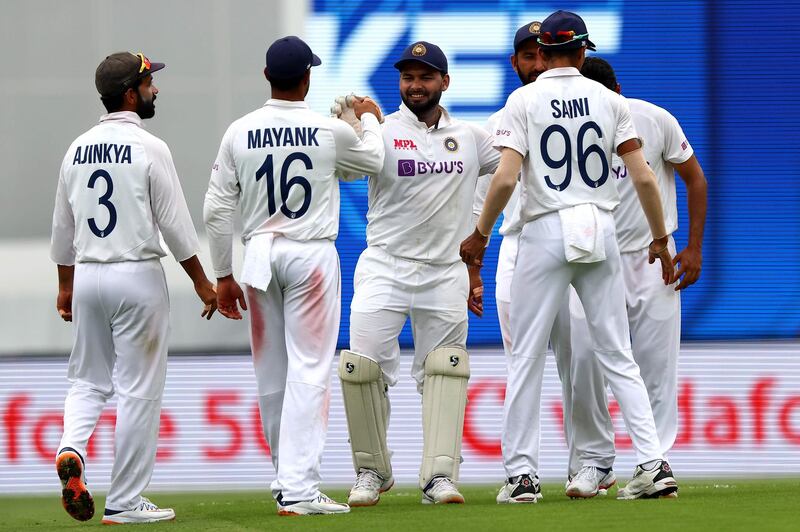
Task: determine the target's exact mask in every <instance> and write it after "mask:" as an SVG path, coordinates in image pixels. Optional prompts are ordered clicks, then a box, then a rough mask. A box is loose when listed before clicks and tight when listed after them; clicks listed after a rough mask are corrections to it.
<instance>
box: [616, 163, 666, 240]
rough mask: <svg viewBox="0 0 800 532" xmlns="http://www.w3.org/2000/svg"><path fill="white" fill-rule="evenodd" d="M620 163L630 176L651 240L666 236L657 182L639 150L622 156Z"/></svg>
mask: <svg viewBox="0 0 800 532" xmlns="http://www.w3.org/2000/svg"><path fill="white" fill-rule="evenodd" d="M622 161H623V162H624V163H625V166H626V167H627V168H628V172H629V173H630V175H631V180H632V181H633V186H634V188H636V194H637V195H638V196H639V203H641V205H642V210H643V211H644V215H645V217H646V218H647V223H648V225H649V226H650V232H651V233H652V236H653V240H658V239H660V238H664V237H665V236H667V229H666V225H665V224H664V208H663V207H662V205H661V193H660V192H659V190H658V181H656V176H655V174H654V173H653V170H651V169H650V166H648V164H647V161H646V160H645V158H644V154H643V153H642V150H641V149H637V150H634V151H631V152H628V153H626V154H625V155H622Z"/></svg>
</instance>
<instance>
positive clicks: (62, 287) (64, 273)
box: [58, 264, 75, 292]
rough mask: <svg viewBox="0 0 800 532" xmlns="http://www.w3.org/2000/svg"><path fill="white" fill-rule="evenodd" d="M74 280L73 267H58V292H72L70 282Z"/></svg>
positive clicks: (61, 265) (60, 265)
mask: <svg viewBox="0 0 800 532" xmlns="http://www.w3.org/2000/svg"><path fill="white" fill-rule="evenodd" d="M74 278H75V266H65V265H63V264H59V265H58V290H59V292H72V281H73V279H74Z"/></svg>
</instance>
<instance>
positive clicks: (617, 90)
mask: <svg viewBox="0 0 800 532" xmlns="http://www.w3.org/2000/svg"><path fill="white" fill-rule="evenodd" d="M614 92H616V93H617V94H622V85H620V84H619V83H617V86H616V87H614Z"/></svg>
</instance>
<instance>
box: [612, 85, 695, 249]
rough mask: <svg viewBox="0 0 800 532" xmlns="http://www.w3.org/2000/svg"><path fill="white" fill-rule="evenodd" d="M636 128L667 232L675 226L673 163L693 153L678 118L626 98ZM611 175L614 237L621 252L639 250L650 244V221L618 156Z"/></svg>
mask: <svg viewBox="0 0 800 532" xmlns="http://www.w3.org/2000/svg"><path fill="white" fill-rule="evenodd" d="M628 104H629V105H630V109H631V117H632V118H633V124H634V126H635V127H636V132H637V133H638V134H639V136H641V138H642V141H643V142H644V146H643V150H644V156H645V158H646V159H647V163H648V164H649V165H650V168H652V170H653V173H655V174H656V179H657V180H658V187H659V190H660V192H661V202H662V205H663V209H664V218H665V220H664V225H665V226H666V229H667V234H672V233H674V232H675V231H676V230H677V229H678V203H677V199H676V192H675V168H674V167H673V166H672V165H673V164H680V163H685V162H686V161H688V160H689V158H691V156H692V155H693V154H694V150H693V149H692V146H691V145H690V144H689V141H688V140H686V135H684V133H683V130H682V129H681V126H680V125H679V124H678V121H677V120H676V119H675V117H674V116H672V115H671V114H670V113H669V112H668V111H667V110H665V109H662V108H661V107H658V106H657V105H653V104H652V103H649V102H645V101H643V100H635V99H633V98H628ZM611 176H612V177H613V178H614V180H615V181H616V182H617V189H618V190H619V199H620V202H619V207H617V209H616V210H615V211H614V220H615V222H616V226H617V240H618V241H619V250H620V251H622V252H630V251H639V250H640V249H644V248H646V247H647V246H649V245H650V241H651V240H652V236H651V234H650V225H649V224H648V223H647V218H646V217H645V215H644V211H643V210H642V206H641V204H640V203H639V197H638V195H637V194H636V188H635V187H634V186H633V183H632V182H631V180H630V179H628V177H629V176H628V169H627V168H626V167H625V164H624V163H623V162H622V159H621V158H620V157H618V156H616V155H615V156H614V157H613V158H612V162H611Z"/></svg>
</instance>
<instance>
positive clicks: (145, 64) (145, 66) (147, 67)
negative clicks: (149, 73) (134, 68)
mask: <svg viewBox="0 0 800 532" xmlns="http://www.w3.org/2000/svg"><path fill="white" fill-rule="evenodd" d="M133 55H135V56H136V57H138V58H139V60H140V61H141V62H142V64H141V65H140V66H139V74H142V73H144V71H145V70H150V68H151V66H152V65H151V64H150V60H149V59H148V58H147V57H145V55H144V54H143V53H142V52H139V53H136V54H133Z"/></svg>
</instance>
